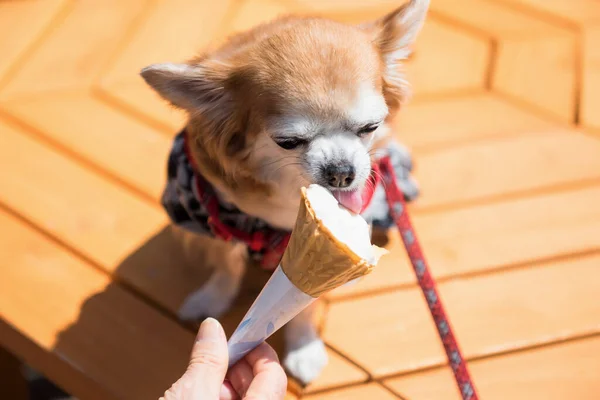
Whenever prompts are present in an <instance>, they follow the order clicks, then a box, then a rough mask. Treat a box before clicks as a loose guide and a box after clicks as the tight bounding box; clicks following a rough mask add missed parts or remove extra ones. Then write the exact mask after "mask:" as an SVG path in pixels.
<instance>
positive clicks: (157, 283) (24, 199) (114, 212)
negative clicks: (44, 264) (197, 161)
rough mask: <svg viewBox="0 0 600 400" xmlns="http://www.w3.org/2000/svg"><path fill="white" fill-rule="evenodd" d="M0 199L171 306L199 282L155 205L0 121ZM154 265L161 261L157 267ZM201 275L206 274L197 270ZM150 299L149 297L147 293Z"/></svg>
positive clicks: (110, 270) (159, 300)
mask: <svg viewBox="0 0 600 400" xmlns="http://www.w3.org/2000/svg"><path fill="white" fill-rule="evenodd" d="M0 127H1V128H0V130H1V131H2V135H0V136H1V137H0V141H1V143H2V146H1V147H2V149H1V150H0V154H2V157H3V159H4V160H5V162H7V163H8V165H11V166H12V167H13V169H12V170H11V171H9V170H8V169H6V168H5V169H4V171H3V172H2V173H0V182H1V183H0V184H1V185H2V187H3V190H2V193H0V200H1V201H2V202H3V203H4V204H6V205H8V206H9V207H10V208H12V209H13V210H16V211H17V212H20V213H21V214H22V215H23V216H24V217H25V218H27V219H28V220H30V221H32V222H33V223H35V224H36V225H38V226H40V227H41V229H43V230H45V231H47V232H49V233H51V234H52V235H54V236H56V237H57V238H59V239H60V240H61V241H62V242H64V243H65V244H67V245H69V246H72V247H73V248H75V249H77V251H79V252H80V253H81V254H82V255H84V256H85V257H88V258H89V259H90V260H92V261H93V262H95V263H97V264H98V265H99V266H100V267H102V268H104V269H105V270H106V271H108V272H109V273H114V274H117V275H118V276H120V277H122V278H123V279H125V280H126V281H129V282H130V284H132V285H133V286H135V287H136V288H138V289H139V290H140V291H141V292H144V293H147V294H152V295H153V296H154V297H155V299H156V298H158V302H159V303H161V304H163V306H164V307H165V308H169V309H171V310H173V311H175V310H177V307H178V306H179V304H180V303H181V301H182V300H183V298H184V296H185V295H186V294H187V293H189V292H191V291H192V290H194V289H195V288H196V287H197V285H199V284H200V283H201V282H202V280H201V279H199V278H198V276H197V275H198V272H194V271H190V270H189V268H187V267H186V265H187V264H186V263H184V262H182V256H181V255H180V253H181V248H178V247H177V243H178V241H177V236H176V235H175V234H174V232H172V231H171V230H170V229H165V228H164V227H165V226H166V225H167V218H166V216H165V215H164V213H163V211H162V210H160V209H159V208H158V207H157V206H155V205H151V204H149V203H147V202H144V201H142V200H140V199H139V198H137V197H135V196H133V195H131V194H130V193H128V192H127V191H125V190H124V189H123V188H121V187H119V186H116V185H114V184H112V183H111V182H109V181H107V180H106V179H104V178H102V177H100V176H98V175H96V174H94V173H92V172H90V171H89V170H86V169H85V168H83V167H81V166H80V165H77V164H76V163H75V162H73V161H72V160H69V159H67V158H65V157H64V156H63V155H61V154H59V153H57V152H56V151H53V150H50V149H48V148H47V147H45V146H43V145H42V144H40V143H39V142H37V141H35V140H33V139H32V138H30V137H28V136H25V135H23V134H22V133H20V132H18V131H17V130H15V129H14V128H12V127H10V126H8V125H4V124H1V125H0ZM160 266H162V267H160ZM205 274H206V273H205ZM150 297H152V296H150Z"/></svg>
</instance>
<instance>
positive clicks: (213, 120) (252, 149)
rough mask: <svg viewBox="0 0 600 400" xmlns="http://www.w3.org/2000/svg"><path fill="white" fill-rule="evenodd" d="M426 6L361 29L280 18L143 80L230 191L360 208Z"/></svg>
mask: <svg viewBox="0 0 600 400" xmlns="http://www.w3.org/2000/svg"><path fill="white" fill-rule="evenodd" d="M428 4H429V0H412V1H410V2H409V3H407V4H406V5H404V6H403V7H401V8H399V9H397V10H396V11H394V12H392V13H390V14H388V15H386V16H384V17H383V18H381V19H379V20H377V21H374V22H370V23H366V24H363V25H358V26H351V25H345V24H341V23H337V22H333V21H330V20H326V19H320V18H284V19H280V20H276V21H274V22H272V23H269V24H266V25H262V26H259V27H257V28H255V29H253V30H251V31H249V32H246V33H242V34H239V35H237V36H234V37H232V38H231V39H229V40H228V41H227V42H226V43H225V44H224V45H223V46H222V47H220V48H218V49H216V50H214V51H211V52H208V53H207V54H205V55H203V56H201V57H199V58H196V59H193V60H191V61H190V62H188V63H184V64H157V65H152V66H149V67H147V68H145V69H144V70H143V71H142V76H143V77H144V79H145V80H146V82H148V84H150V85H151V86H152V87H153V88H154V89H155V90H156V91H157V92H158V93H159V94H160V95H161V96H163V97H164V98H165V99H167V100H168V101H170V102H171V103H172V104H173V105H175V106H177V107H179V108H182V109H184V110H186V111H188V113H189V115H190V125H191V129H192V130H193V131H194V132H195V133H194V139H195V141H196V142H197V143H198V147H199V150H200V152H201V153H202V156H201V157H200V158H202V159H203V162H207V163H209V164H213V165H214V166H215V168H213V169H214V170H215V173H217V172H218V174H220V175H221V176H222V177H223V179H225V181H227V182H228V183H229V184H230V185H232V186H236V185H237V186H239V185H240V184H241V181H246V180H247V179H248V178H252V180H253V181H254V183H256V182H257V181H258V182H261V183H264V184H266V185H269V184H271V183H275V184H276V185H280V186H284V187H286V186H288V187H289V182H282V180H287V181H289V180H290V179H293V180H295V182H296V184H297V186H300V185H304V184H306V183H308V182H312V183H319V184H321V185H323V186H325V187H327V188H329V189H330V190H332V191H333V192H334V193H335V194H337V195H338V198H339V199H341V201H342V202H343V203H345V204H346V205H347V206H349V208H354V209H357V208H359V205H358V204H357V201H359V200H357V198H359V197H360V196H358V195H356V193H358V192H359V191H360V189H362V187H363V186H364V185H365V182H366V181H367V178H368V176H369V173H370V168H371V157H370V154H369V151H370V150H371V146H372V144H373V142H374V140H375V139H376V138H377V137H378V134H379V133H382V132H383V131H384V130H385V128H384V126H383V125H384V123H385V121H386V119H388V118H389V117H390V116H391V115H393V113H394V112H395V111H396V110H397V109H398V106H399V104H400V103H401V102H402V101H403V100H404V98H405V97H406V96H407V84H406V82H405V80H404V79H403V76H402V74H401V72H400V68H399V67H400V65H399V64H400V63H401V62H402V61H403V60H405V59H406V58H407V57H408V55H409V54H410V47H411V45H412V43H413V41H414V39H415V37H416V36H417V33H418V31H419V30H420V28H421V26H422V24H423V21H424V19H425V15H426V12H427V7H428ZM286 184H288V185H286Z"/></svg>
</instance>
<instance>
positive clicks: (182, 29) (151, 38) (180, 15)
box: [104, 0, 233, 83]
mask: <svg viewBox="0 0 600 400" xmlns="http://www.w3.org/2000/svg"><path fill="white" fill-rule="evenodd" d="M232 3H233V0H227V1H219V2H215V1H210V0H174V1H173V0H170V1H167V0H159V1H158V2H155V4H154V5H153V7H152V8H151V9H150V10H149V12H148V14H147V15H146V16H145V18H144V20H143V21H142V23H141V24H140V26H139V27H137V29H136V31H135V34H134V35H133V37H132V38H131V40H130V41H128V43H127V44H126V45H125V46H124V47H123V48H122V49H121V50H120V51H119V56H118V58H117V60H116V61H115V63H114V65H112V67H111V68H110V70H109V71H108V73H107V74H106V76H105V78H104V82H110V83H122V82H135V81H137V80H138V74H139V71H140V70H141V69H142V68H143V67H145V66H147V65H149V64H152V63H158V62H180V61H184V60H187V59H189V58H191V57H193V56H194V55H196V54H198V52H200V51H202V50H203V49H205V48H207V47H208V46H209V45H210V43H211V40H212V39H213V37H214V36H215V34H216V33H217V32H219V30H220V29H221V26H222V25H223V23H224V22H225V21H224V20H225V17H226V15H227V11H228V9H229V8H230V7H231V5H232Z"/></svg>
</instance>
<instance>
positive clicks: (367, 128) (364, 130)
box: [356, 124, 379, 136]
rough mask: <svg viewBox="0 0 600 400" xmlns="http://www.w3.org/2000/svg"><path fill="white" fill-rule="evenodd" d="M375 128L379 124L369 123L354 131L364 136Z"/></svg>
mask: <svg viewBox="0 0 600 400" xmlns="http://www.w3.org/2000/svg"><path fill="white" fill-rule="evenodd" d="M377 128H379V124H370V125H365V126H363V127H362V128H360V129H359V130H358V132H356V133H357V134H358V136H366V135H368V134H369V133H371V132H374V131H375V130H376V129H377Z"/></svg>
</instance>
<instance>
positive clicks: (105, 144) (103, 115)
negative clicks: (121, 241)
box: [4, 93, 175, 199]
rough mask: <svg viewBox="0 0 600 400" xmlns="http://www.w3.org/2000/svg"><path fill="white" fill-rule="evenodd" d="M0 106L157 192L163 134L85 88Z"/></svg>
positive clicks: (164, 153)
mask: <svg viewBox="0 0 600 400" xmlns="http://www.w3.org/2000/svg"><path fill="white" fill-rule="evenodd" d="M4 107H5V109H6V110H7V111H9V112H10V113H11V114H13V115H15V116H17V117H18V118H19V119H21V120H23V121H25V122H26V123H27V124H29V125H31V126H33V127H34V128H35V129H37V130H39V131H41V132H43V134H44V135H48V136H49V137H50V138H52V140H53V141H56V142H58V143H60V144H61V146H64V147H65V148H68V149H69V150H71V151H73V152H74V153H77V154H80V155H81V156H83V157H85V158H86V159H88V160H90V161H91V162H92V163H94V164H95V165H98V166H99V167H100V168H102V169H103V170H106V171H108V172H110V173H111V174H112V175H114V176H117V177H119V178H120V179H123V180H124V181H126V182H127V183H128V184H130V185H131V186H133V187H135V188H137V189H138V190H140V191H142V192H144V193H146V194H148V195H149V196H152V197H153V198H155V199H158V198H160V195H161V193H162V190H163V188H164V185H165V182H166V162H167V157H168V153H169V150H170V148H171V139H170V138H169V137H168V136H166V135H164V134H162V133H161V132H158V131H156V130H155V129H152V128H150V127H148V126H147V125H146V124H143V123H141V122H139V121H137V120H135V119H133V118H130V117H128V116H127V115H124V114H123V113H122V112H119V111H117V110H115V109H114V108H113V107H110V106H108V105H106V104H105V103H103V102H102V101H99V100H98V99H96V98H94V97H92V96H90V95H89V94H87V93H81V94H64V95H61V96H45V97H44V96H38V97H37V98H36V99H32V100H25V101H12V102H10V103H8V104H6V105H5V106H4ZM75 110H76V111H75ZM174 134H175V131H174V132H173V135H174Z"/></svg>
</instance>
